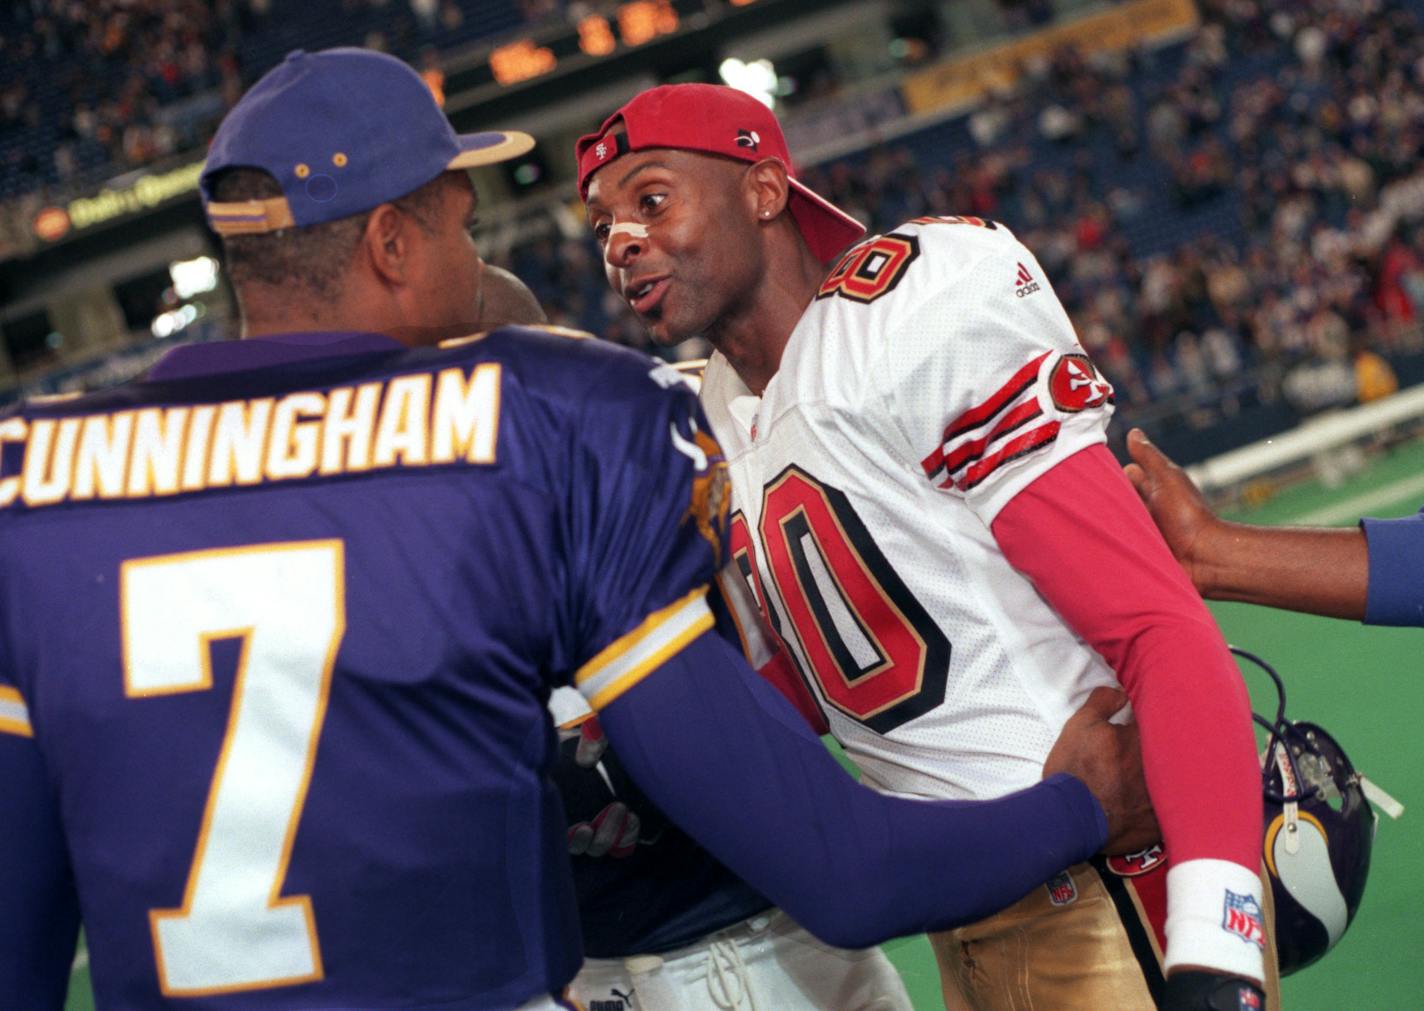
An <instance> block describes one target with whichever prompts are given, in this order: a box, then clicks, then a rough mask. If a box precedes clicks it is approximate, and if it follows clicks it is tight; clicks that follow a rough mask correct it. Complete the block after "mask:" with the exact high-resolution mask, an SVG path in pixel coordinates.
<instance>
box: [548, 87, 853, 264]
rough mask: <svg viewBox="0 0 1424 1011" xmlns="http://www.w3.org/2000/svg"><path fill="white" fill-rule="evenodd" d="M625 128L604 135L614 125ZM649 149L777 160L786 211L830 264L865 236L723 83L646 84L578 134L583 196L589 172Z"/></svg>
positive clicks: (757, 108) (740, 95)
mask: <svg viewBox="0 0 1424 1011" xmlns="http://www.w3.org/2000/svg"><path fill="white" fill-rule="evenodd" d="M620 122H621V123H622V124H623V132H622V133H617V134H612V135H610V134H609V130H610V129H612V128H613V127H614V126H616V125H617V124H618V123H620ZM654 147H668V148H678V149H680V150H684V151H699V152H702V153H704V154H716V155H721V156H722V157H724V158H735V159H736V160H737V161H745V162H756V161H760V160H761V159H763V158H775V159H776V160H777V161H779V162H781V163H782V164H783V165H785V166H786V174H787V175H788V176H789V177H790V180H789V181H790V183H791V194H790V200H789V201H788V204H787V206H788V209H789V210H790V211H791V217H792V220H794V221H795V222H796V227H797V228H798V229H800V231H801V235H802V237H803V238H804V239H805V240H806V245H808V246H810V247H811V252H812V253H814V254H815V255H816V258H817V259H818V260H820V261H821V262H822V263H830V262H831V261H832V260H834V259H835V258H836V256H837V255H838V254H839V253H840V252H841V251H842V250H844V249H845V248H846V247H847V246H849V245H850V244H851V243H852V242H854V241H855V240H857V239H859V238H860V237H861V236H862V235H864V234H865V226H864V225H862V224H861V223H860V222H859V221H857V220H855V218H853V217H851V216H850V215H849V214H847V213H846V212H845V211H843V210H841V209H840V208H839V207H837V206H836V205H835V204H833V203H831V202H830V201H828V200H825V199H823V198H822V197H819V196H817V195H816V194H815V193H813V192H811V190H809V189H807V188H806V187H805V186H804V185H802V184H801V183H800V182H799V181H797V179H796V178H795V171H794V170H793V169H792V167H791V154H790V152H789V151H787V149H786V138H785V137H784V136H783V135H782V133H781V126H780V125H779V124H778V123H777V122H776V117H775V116H773V115H772V114H771V110H770V109H768V108H767V107H766V106H764V105H762V104H761V102H759V101H757V100H756V99H755V98H753V97H752V96H751V95H748V94H747V93H746V92H743V91H738V90H736V89H735V88H728V87H725V86H723V85H720V84H664V85H661V86H659V87H656V88H650V89H648V90H647V91H644V92H643V93H641V94H640V95H638V96H636V97H635V98H633V99H632V101H630V102H629V103H628V104H627V105H625V106H623V108H621V109H619V110H618V111H617V112H615V113H614V114H613V115H611V116H609V117H608V118H607V119H606V120H604V121H603V125H602V126H601V127H599V128H598V132H596V133H590V134H585V135H584V136H582V137H580V138H579V141H578V144H577V145H576V147H575V149H574V151H575V155H576V156H577V158H578V173H579V194H580V195H581V196H582V197H583V198H584V199H585V200H587V199H588V185H589V180H591V179H592V178H593V174H594V173H595V172H597V171H598V170H599V169H601V168H603V166H605V165H607V164H608V163H609V162H611V161H613V160H614V159H615V158H617V157H618V156H619V155H623V154H627V153H628V152H629V151H643V150H646V149H648V148H654Z"/></svg>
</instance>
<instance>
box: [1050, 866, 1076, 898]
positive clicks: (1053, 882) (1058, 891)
mask: <svg viewBox="0 0 1424 1011" xmlns="http://www.w3.org/2000/svg"><path fill="white" fill-rule="evenodd" d="M1044 887H1045V888H1047V889H1048V901H1049V902H1051V903H1053V904H1054V905H1055V906H1066V905H1068V903H1070V902H1072V901H1073V900H1074V899H1076V898H1077V897H1078V886H1077V885H1075V884H1073V875H1071V874H1069V873H1068V872H1067V871H1063V872H1062V873H1060V874H1057V875H1055V876H1054V877H1053V878H1051V879H1050V880H1049V882H1048V884H1046V885H1044Z"/></svg>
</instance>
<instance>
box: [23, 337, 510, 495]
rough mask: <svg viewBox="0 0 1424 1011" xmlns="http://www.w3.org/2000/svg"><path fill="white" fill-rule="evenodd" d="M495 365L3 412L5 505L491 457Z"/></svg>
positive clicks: (496, 379)
mask: <svg viewBox="0 0 1424 1011" xmlns="http://www.w3.org/2000/svg"><path fill="white" fill-rule="evenodd" d="M500 378H501V367H500V365H499V364H498V363H496V362H486V363H484V364H481V365H476V366H474V367H454V368H447V369H443V370H441V371H439V372H435V373H425V372H418V373H414V374H410V375H403V376H395V377H393V378H391V379H387V380H385V381H381V382H368V383H362V384H360V385H357V386H338V387H337V388H335V389H333V390H328V391H326V392H325V393H320V392H317V391H314V390H299V391H297V392H294V393H288V394H286V395H285V396H282V397H254V398H251V399H246V400H228V401H224V402H222V403H218V404H198V405H194V406H191V407H190V406H182V407H142V408H130V409H127V410H119V411H110V412H105V413H101V414H87V415H75V416H72V417H66V418H36V419H33V420H26V419H25V418H22V417H11V418H6V419H5V420H4V421H0V448H3V445H4V444H5V443H23V444H24V446H25V452H24V462H23V464H21V465H20V467H19V468H18V469H17V472H15V473H8V474H7V473H0V508H3V507H5V506H9V505H12V504H14V503H15V502H17V501H19V502H23V503H24V504H25V505H26V506H29V507H30V508H36V507H39V506H47V505H55V504H58V503H60V502H66V501H86V500H87V501H93V500H98V501H105V500H123V499H129V500H132V499H145V498H155V497H159V496H168V495H177V494H179V493H182V492H198V491H207V490H209V489H212V488H229V487H232V486H234V485H241V486H251V485H258V484H263V483H269V482H274V481H296V480H301V479H303V478H308V477H311V476H313V475H314V474H320V475H321V476H322V477H331V476H335V475H339V474H349V473H362V472H366V471H371V470H382V469H389V468H395V467H401V468H410V467H429V466H437V465H442V464H453V463H470V464H491V463H494V462H495V447H496V444H497V442H498V435H499V412H500Z"/></svg>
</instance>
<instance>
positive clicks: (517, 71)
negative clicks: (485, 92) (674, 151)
mask: <svg viewBox="0 0 1424 1011" xmlns="http://www.w3.org/2000/svg"><path fill="white" fill-rule="evenodd" d="M757 2H758V0H717V2H714V3H706V2H704V0H625V2H623V3H620V4H618V5H616V6H615V7H614V8H613V9H612V10H611V11H610V12H609V13H608V15H606V16H605V15H603V14H590V15H587V16H586V17H584V18H582V19H581V20H580V21H578V22H576V23H573V24H569V25H560V26H559V27H558V28H557V29H549V30H546V31H545V32H534V33H530V34H527V35H523V36H520V37H517V38H514V39H511V40H509V41H507V42H504V43H503V44H501V45H499V46H496V47H495V48H494V49H493V50H491V51H490V54H489V59H488V61H487V62H486V63H485V65H484V67H483V68H482V69H483V70H484V73H483V74H481V75H480V76H481V77H484V78H485V80H484V81H480V80H478V78H477V79H476V80H474V81H472V82H471V83H475V84H479V83H486V82H491V81H492V82H494V83H496V84H502V85H506V86H508V85H512V84H519V83H521V82H523V81H528V80H532V79H533V78H536V77H542V76H544V75H545V74H550V73H553V72H554V71H555V70H557V69H558V68H559V65H560V63H561V62H562V61H564V60H566V59H568V58H570V57H575V56H584V57H592V58H595V59H598V58H602V57H605V56H612V55H614V54H615V53H617V52H619V51H620V50H623V51H626V50H630V49H636V48H638V47H639V46H644V45H647V44H648V43H649V42H652V41H654V40H655V39H657V38H659V37H661V36H664V35H672V34H674V33H676V32H678V31H679V30H681V29H683V28H689V27H701V26H702V24H704V23H705V22H706V20H707V16H708V14H709V13H710V12H712V11H715V9H716V8H718V7H721V8H723V9H724V11H723V12H725V9H729V8H738V7H750V6H752V5H753V4H755V3H757ZM719 13H720V12H719ZM694 21H695V22H696V23H695V24H694V23H692V22H694Z"/></svg>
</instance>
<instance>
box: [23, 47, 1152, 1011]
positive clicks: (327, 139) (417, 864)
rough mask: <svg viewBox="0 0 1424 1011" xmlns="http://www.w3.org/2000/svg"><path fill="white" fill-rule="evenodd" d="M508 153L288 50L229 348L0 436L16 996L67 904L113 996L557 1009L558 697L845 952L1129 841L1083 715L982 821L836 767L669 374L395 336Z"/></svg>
mask: <svg viewBox="0 0 1424 1011" xmlns="http://www.w3.org/2000/svg"><path fill="white" fill-rule="evenodd" d="M531 144H532V140H531V139H530V138H529V137H527V136H526V135H523V134H518V133H505V132H490V133H482V134H474V135H468V136H457V135H456V134H454V132H453V131H452V130H451V128H450V125H449V123H448V122H447V121H446V120H445V118H444V117H443V115H442V114H441V113H440V112H439V110H438V108H437V106H436V105H435V103H434V100H433V98H432V97H431V95H430V93H429V92H428V90H427V89H426V88H425V85H424V84H423V82H421V80H420V79H419V78H418V77H417V76H416V75H415V73H414V72H413V71H412V70H411V69H410V68H408V67H406V66H405V65H404V64H402V63H400V61H398V60H396V59H394V58H392V57H388V56H384V55H381V54H378V53H372V52H366V51H361V50H341V49H338V50H329V51H326V52H322V53H311V54H308V53H302V52H297V53H293V54H292V55H291V56H289V57H288V58H287V60H286V61H285V62H283V63H282V64H281V65H280V66H278V67H277V68H275V69H274V70H272V71H271V72H270V73H269V74H267V75H266V76H264V77H263V78H262V80H260V81H259V82H258V83H257V84H256V85H255V86H254V87H253V88H252V90H251V91H249V92H248V94H247V95H246V96H244V98H243V99H242V101H240V102H239V103H238V104H237V105H236V106H235V107H234V109H233V110H232V112H231V113H229V115H228V116H227V118H226V119H225V120H224V122H223V124H222V126H221V127H220V129H219V131H218V134H217V136H216V137H215V139H214V141H213V144H212V147H211V149H210V152H209V157H208V160H207V163H206V165H205V167H204V172H203V176H202V188H203V196H204V202H205V208H206V211H207V214H208V220H209V222H210V223H211V224H212V225H213V226H214V228H215V230H217V231H218V232H219V234H221V235H222V236H223V242H224V247H225V251H226V260H227V264H228V268H229V276H230V277H231V278H232V280H233V283H234V286H235V288H236V290H237V292H238V295H239V298H240V300H241V304H242V309H243V326H244V333H245V336H246V337H247V339H246V340H242V341H230V342H218V343H213V344H206V345H192V346H188V347H180V348H177V349H175V350H174V351H172V352H171V353H170V354H169V355H167V356H166V357H165V358H164V359H163V360H162V361H161V362H160V363H159V364H158V365H157V366H156V367H155V369H154V371H153V373H152V374H151V375H150V376H149V377H147V378H146V379H145V380H144V381H141V382H137V383H133V384H129V385H126V386H123V387H120V388H118V389H115V390H112V391H109V392H105V393H100V394H95V395H92V396H88V397H81V398H75V399H62V400H57V401H55V400H52V401H45V402H32V403H29V404H26V405H23V406H21V407H20V408H19V409H17V410H16V411H15V412H13V413H11V414H9V415H8V416H6V417H4V418H3V419H0V782H3V783H4V798H5V810H4V816H3V817H0V994H3V1001H4V1003H5V1006H6V1007H15V1008H24V1009H26V1011H30V1009H46V1008H58V1007H61V1006H62V1004H63V1000H64V993H65V987H66V983H67V980H68V974H69V964H70V961H71V958H72V955H73V951H74V947H75V939H76V931H77V923H78V919H79V916H80V913H81V911H82V916H83V921H84V927H85V933H86V937H87V940H88V944H89V954H90V966H91V971H92V978H93V985H94V988H95V994H96V998H97V1002H98V1004H99V1005H101V1006H111V1007H123V1008H136V1009H146V1008H159V1007H173V1006H183V1007H192V1008H203V1009H218V1011H221V1009H226V1008H242V1009H263V1008H297V1007H303V1008H310V1007H328V1008H334V1007H344V1008H376V1007H402V1008H408V1009H431V1011H433V1009H436V1008H439V1009H441V1011H474V1009H477V1008H478V1009H487V1008H515V1007H520V1008H540V1009H550V1008H553V1007H555V1006H557V1002H558V998H557V997H556V996H554V995H555V994H557V993H558V992H559V991H560V990H561V988H562V987H563V986H564V985H565V984H566V983H567V982H568V980H569V979H571V978H572V977H573V975H574V972H575V969H576V968H577V966H578V963H579V940H578V931H577V922H576V917H575V912H574V906H573V895H572V886H571V882H570V875H569V870H568V858H567V853H566V852H565V841H564V832H563V818H562V812H561V811H560V808H559V800H558V796H557V794H556V792H555V791H554V789H553V786H552V784H551V782H550V779H549V776H548V772H549V769H550V767H551V765H552V761H553V754H554V748H555V735H554V729H553V726H552V723H551V721H550V720H549V718H548V715H547V712H546V710H545V704H546V702H547V699H548V697H549V694H550V692H551V690H552V689H553V688H554V687H557V686H566V685H573V686H574V687H576V688H578V690H579V691H580V692H581V693H582V694H583V695H584V697H585V698H586V699H587V700H588V703H589V705H590V707H591V708H593V709H594V710H596V711H598V712H599V713H600V714H601V716H602V719H603V723H604V726H605V728H606V730H607V732H608V734H609V737H610V739H611V740H613V741H614V742H616V743H617V745H618V746H619V748H620V753H621V755H622V760H623V762H624V764H625V765H626V766H627V768H628V769H629V771H630V773H631V774H632V776H633V778H634V779H635V780H636V781H637V782H638V783H639V785H640V786H641V787H642V788H643V789H644V790H646V791H647V793H648V794H649V796H650V797H652V798H653V799H654V800H655V801H656V802H657V803H658V804H659V806H661V807H662V808H663V809H664V810H666V811H667V812H668V814H669V815H670V816H671V817H672V818H673V819H674V820H676V821H677V822H678V823H679V824H681V825H683V826H684V827H686V828H687V829H688V830H689V831H690V832H691V833H692V834H693V835H694V836H696V837H697V838H698V839H699V840H701V841H702V842H704V843H705V844H706V845H707V846H708V849H709V850H710V851H711V852H713V853H715V854H716V855H717V856H718V858H719V859H721V860H723V861H724V862H725V863H726V864H727V865H728V866H729V867H731V868H732V869H734V870H735V871H736V872H737V873H738V874H740V875H741V876H742V877H744V878H745V879H746V880H747V881H748V882H749V883H751V885H752V886H753V887H755V888H757V889H758V890H760V891H761V892H763V893H764V894H766V895H767V896H768V897H769V898H770V899H772V900H774V901H776V902H777V903H778V904H780V905H781V906H783V907H784V908H786V909H787V910H788V911H790V912H792V913H793V914H794V915H796V916H797V917H798V918H799V919H801V920H802V922H804V923H806V924H807V925H808V926H810V927H811V929H813V930H814V931H816V932H817V933H818V934H820V935H822V936H824V937H826V938H828V939H830V940H832V941H835V942H836V943H839V944H843V945H849V946H860V945H866V944H870V943H874V942H876V941H878V940H880V939H881V938H883V937H886V936H889V935H891V934H895V933H902V932H909V931H914V930H919V929H923V928H925V927H927V926H948V925H950V924H953V923H956V922H961V921H964V920H966V919H971V918H975V917H978V916H982V915H983V914H985V913H986V912H988V911H989V910H990V909H993V908H995V907H997V906H999V905H1002V904H1003V903H1005V902H1008V901H1011V900H1012V899H1013V898H1014V897H1016V896H1017V895H1021V894H1023V893H1024V892H1025V891H1027V890H1028V889H1029V888H1031V887H1032V886H1033V882H1034V880H1035V879H1036V878H1042V877H1043V876H1046V875H1047V874H1049V873H1051V872H1052V870H1053V868H1055V867H1057V866H1060V865H1061V864H1063V863H1067V862H1070V861H1072V860H1077V859H1084V858H1086V856H1087V855H1088V854H1089V853H1091V852H1093V851H1095V850H1097V849H1099V848H1101V847H1102V846H1103V845H1104V843H1105V841H1107V840H1109V839H1110V838H1117V839H1119V841H1120V839H1121V837H1122V836H1124V835H1125V834H1126V835H1139V834H1140V832H1141V831H1142V828H1143V825H1142V824H1139V823H1138V822H1137V821H1136V820H1135V819H1137V818H1138V816H1139V815H1140V812H1141V810H1142V804H1141V798H1140V797H1139V796H1138V795H1137V793H1136V790H1137V787H1136V786H1135V784H1134V777H1133V776H1132V775H1130V774H1129V775H1128V776H1126V777H1123V776H1120V775H1116V774H1114V773H1113V772H1112V770H1110V769H1108V768H1106V767H1105V765H1104V761H1105V760H1107V761H1121V760H1123V759H1124V758H1127V759H1130V757H1131V753H1130V751H1126V750H1124V748H1123V745H1124V743H1125V742H1128V743H1130V742H1129V741H1128V738H1127V737H1125V736H1124V735H1121V734H1119V733H1117V732H1115V731H1114V730H1113V729H1112V728H1111V727H1109V726H1108V725H1107V724H1106V723H1105V722H1103V721H1102V720H1101V719H1098V717H1103V716H1105V714H1106V713H1107V712H1110V711H1111V710H1112V709H1113V708H1115V705H1116V703H1115V702H1114V701H1113V699H1112V697H1111V696H1106V697H1104V696H1100V697H1099V699H1098V703H1097V708H1096V709H1094V710H1090V711H1089V712H1087V713H1086V714H1085V716H1084V717H1083V718H1082V719H1079V720H1078V721H1077V724H1076V725H1075V727H1074V730H1073V732H1071V733H1069V734H1068V735H1065V737H1064V738H1063V739H1062V741H1060V745H1059V748H1058V750H1057V751H1056V753H1055V754H1054V755H1053V756H1051V757H1050V760H1049V761H1048V762H1047V763H1046V765H1045V768H1044V771H1045V773H1047V774H1049V775H1048V779H1047V780H1046V781H1044V782H1042V783H1039V784H1035V785H1034V786H1032V787H1031V788H1030V789H1028V790H1026V791H1024V792H1022V793H1020V794H1017V795H1015V796H1014V797H1011V798H1008V799H1006V800H1003V801H999V802H993V803H989V804H954V803H946V804H923V803H915V802H909V801H895V800H893V799H892V798H884V797H879V796H877V795H875V794H874V793H872V792H871V791H869V790H865V789H864V788H862V787H860V786H859V785H857V784H855V783H854V782H853V781H852V780H851V779H850V778H849V777H847V776H846V775H845V774H844V773H843V772H842V771H841V770H840V769H839V767H838V766H836V765H835V763H834V761H833V760H832V759H830V757H829V756H828V755H827V754H826V752H825V749H824V748H823V747H822V745H821V742H820V741H819V740H818V739H817V738H815V737H814V736H813V735H811V734H810V733H808V732H807V731H806V730H805V729H804V726H803V724H802V721H801V720H800V719H799V717H797V716H796V715H795V713H794V712H793V711H792V710H791V709H790V708H789V707H787V706H786V705H785V703H784V702H783V701H782V700H781V698H780V697H779V696H777V695H776V694H775V693H774V692H772V691H771V690H770V689H768V688H767V687H766V686H765V684H764V683H763V682H762V681H761V679H760V678H758V677H757V676H756V675H755V674H754V673H753V672H751V671H750V670H749V669H748V668H747V667H746V666H745V664H744V662H743V661H742V660H741V658H740V655H739V654H738V653H737V651H736V650H735V648H734V647H733V646H732V645H731V644H730V643H729V642H727V641H726V640H724V639H723V638H721V637H720V636H718V635H717V634H716V633H715V632H713V631H712V625H713V617H712V614H711V609H710V607H709V605H708V603H707V597H708V589H707V588H708V585H709V583H710V580H711V579H712V577H713V573H714V570H715V567H716V563H717V559H718V556H719V554H720V551H721V545H722V543H723V538H724V536H725V529H724V524H723V518H724V517H723V516H722V515H721V511H720V508H719V506H718V502H717V498H716V497H715V496H711V495H709V494H708V493H707V492H708V490H709V489H710V488H711V487H714V486H716V485H717V483H718V482H719V481H720V480H721V479H722V477H723V475H722V471H721V467H722V462H721V456H720V451H719V450H718V449H717V447H716V444H715V443H714V442H713V441H712V440H711V439H710V437H708V436H707V435H706V433H705V430H704V426H705V420H704V419H703V417H702V416H701V413H700V411H699V409H698V407H697V404H696V400H695V398H694V396H693V394H692V393H691V391H689V390H688V389H687V388H686V387H685V386H684V385H683V384H682V382H681V380H680V379H678V378H676V377H673V378H671V380H669V377H668V376H667V375H666V374H665V372H664V370H663V369H661V368H660V367H656V366H654V365H653V364H652V363H650V362H649V360H648V359H647V358H645V357H643V356H640V355H637V354H633V353H631V352H628V351H626V350H620V349H617V348H612V347H609V346H606V345H600V344H598V343H597V342H594V341H588V340H571V339H569V338H568V337H566V336H563V335H560V334H556V333H550V332H541V331H535V330H522V329H513V328H512V329H506V330H499V331H496V332H494V333H492V334H488V335H484V336H482V337H469V338H456V339H454V340H453V341H450V342H447V343H445V344H444V345H442V346H439V347H414V346H413V345H421V344H428V343H429V342H430V341H431V340H432V339H434V338H437V337H445V336H448V335H450V334H451V333H459V332H460V331H462V330H464V329H467V328H469V327H471V326H472V324H473V322H474V321H473V320H472V318H471V317H472V316H473V315H474V306H475V305H476V303H477V300H478V295H477V291H476V287H477V286H478V283H479V277H480V274H481V271H480V266H481V263H480V260H479V257H478V254H477V253H476V251H475V247H474V243H473V241H472V240H471V238H470V236H469V234H468V227H469V224H470V221H471V218H472V216H473V213H474V209H475V203H476V201H475V194H474V191H473V188H472V187H471V184H470V181H469V178H468V176H467V175H466V173H465V171H464V170H466V169H468V168H469V167H470V166H473V165H480V164H488V163H491V162H494V161H498V160H500V159H502V158H506V157H510V156H513V155H516V154H518V153H520V152H522V151H526V150H528V149H529V147H530V146H531ZM1100 749H1106V750H1107V752H1108V753H1109V754H1108V756H1107V758H1106V759H1105V758H1104V757H1103V756H1102V755H1100V754H1098V752H1099V750H1100ZM1063 770H1071V771H1072V772H1074V773H1076V774H1077V776H1074V775H1067V774H1060V773H1061V772H1062V771H1063ZM1079 777H1082V778H1079ZM1085 779H1086V780H1087V781H1088V782H1090V783H1091V784H1092V789H1093V790H1096V791H1097V793H1098V796H1100V797H1101V798H1102V802H1101V803H1099V801H1097V800H1095V799H1094V796H1093V793H1092V792H1091V791H1090V789H1089V787H1088V785H1085V781H1084V780H1085ZM1146 823H1147V824H1150V819H1147V820H1146ZM946 846H948V847H949V848H950V851H951V852H952V854H953V859H951V860H946V859H945V858H944V855H943V853H942V849H943V848H944V847H946Z"/></svg>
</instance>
